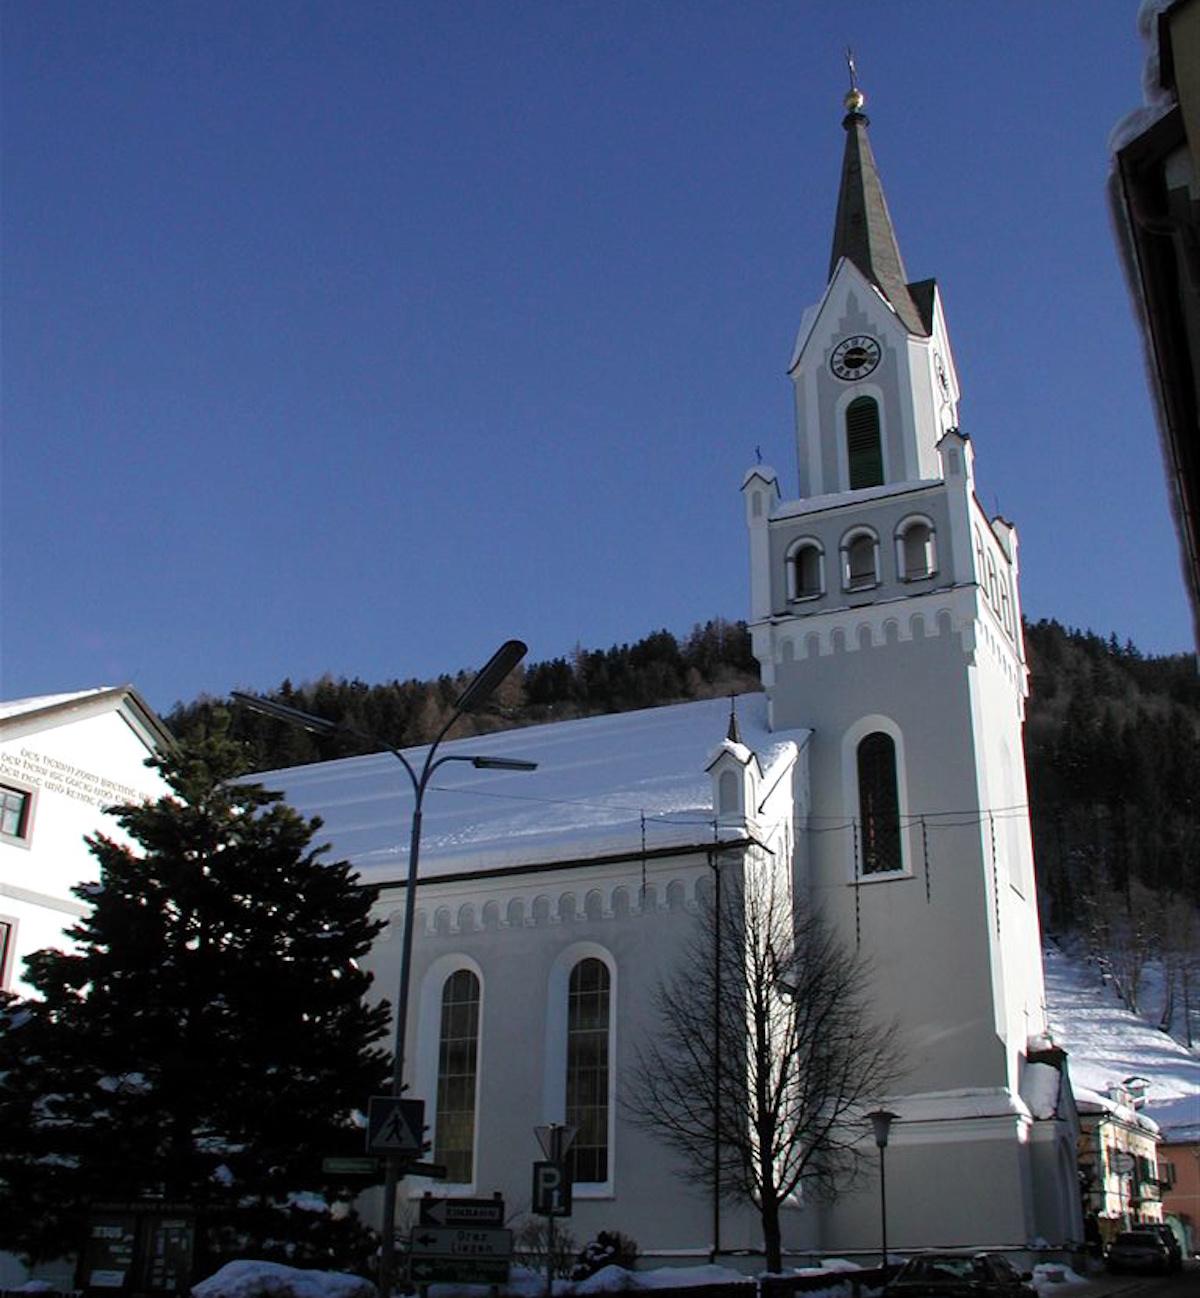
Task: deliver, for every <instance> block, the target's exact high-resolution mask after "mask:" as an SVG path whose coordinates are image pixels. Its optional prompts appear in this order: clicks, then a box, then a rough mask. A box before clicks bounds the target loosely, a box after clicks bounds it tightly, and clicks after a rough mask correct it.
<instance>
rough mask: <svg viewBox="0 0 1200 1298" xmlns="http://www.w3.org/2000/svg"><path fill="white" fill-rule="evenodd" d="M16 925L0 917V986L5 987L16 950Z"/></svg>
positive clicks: (6, 986)
mask: <svg viewBox="0 0 1200 1298" xmlns="http://www.w3.org/2000/svg"><path fill="white" fill-rule="evenodd" d="M16 936H17V926H16V924H14V923H13V922H12V920H10V919H0V988H3V989H7V988H8V986H9V979H10V977H11V974H12V963H13V955H14V953H15V951H16Z"/></svg>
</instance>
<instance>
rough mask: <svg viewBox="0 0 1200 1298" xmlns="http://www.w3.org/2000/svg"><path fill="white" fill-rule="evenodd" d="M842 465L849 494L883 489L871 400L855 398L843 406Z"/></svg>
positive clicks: (879, 442) (876, 413)
mask: <svg viewBox="0 0 1200 1298" xmlns="http://www.w3.org/2000/svg"><path fill="white" fill-rule="evenodd" d="M846 462H847V465H848V467H849V470H850V490H851V491H854V490H855V489H856V488H857V487H881V486H883V441H882V439H881V437H880V434H879V406H878V404H877V403H876V401H875V399H874V398H873V397H855V398H854V400H853V401H851V402H850V404H849V405H848V406H847V407H846Z"/></svg>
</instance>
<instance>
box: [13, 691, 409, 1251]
mask: <svg viewBox="0 0 1200 1298" xmlns="http://www.w3.org/2000/svg"><path fill="white" fill-rule="evenodd" d="M152 764H153V765H155V766H156V767H157V768H158V769H159V770H160V772H161V773H162V775H163V777H164V778H165V780H166V782H167V784H168V786H169V789H170V792H169V793H168V794H167V795H165V796H163V797H161V798H159V799H158V801H156V802H147V803H145V804H142V805H138V806H134V805H127V806H122V807H119V808H116V809H114V810H115V813H116V817H117V820H118V822H119V823H120V825H121V827H122V828H123V830H124V831H125V833H126V834H127V835H128V836H129V840H130V841H129V842H128V843H125V842H118V841H116V840H114V839H112V838H107V837H103V836H96V837H95V838H92V839H89V840H88V843H89V847H90V849H91V851H92V854H93V856H94V857H95V859H96V862H97V863H98V866H99V881H98V882H96V883H86V884H83V885H81V886H79V887H77V888H76V889H75V893H76V895H77V896H78V897H79V898H80V900H81V901H83V902H84V903H86V904H87V906H88V910H87V913H86V914H85V915H84V916H83V918H82V919H81V920H80V921H79V923H78V924H77V925H76V926H75V927H74V928H73V929H72V930H71V936H72V938H73V939H74V940H75V943H76V946H75V948H74V950H72V951H69V952H60V951H41V952H38V953H37V954H36V955H34V956H33V957H31V958H30V960H29V961H28V973H27V978H28V980H29V982H30V984H31V985H32V986H33V987H34V988H35V989H36V992H37V993H38V994H37V995H36V996H35V997H32V998H30V999H28V1000H25V1001H17V1000H14V999H13V998H11V997H10V998H8V1000H7V1001H6V1003H5V1004H4V1006H2V1007H0V1246H6V1247H8V1248H11V1249H14V1250H15V1251H18V1252H21V1253H24V1254H26V1255H27V1256H29V1257H32V1258H49V1257H56V1256H63V1255H65V1254H68V1253H70V1252H73V1251H74V1250H75V1249H76V1248H77V1247H78V1245H79V1243H80V1240H81V1238H82V1236H81V1230H82V1227H83V1222H84V1218H85V1215H86V1212H87V1209H88V1206H89V1205H90V1204H93V1203H97V1202H110V1203H111V1202H114V1201H127V1200H138V1199H142V1198H146V1197H160V1198H165V1199H167V1200H169V1201H172V1202H180V1203H185V1204H188V1205H190V1206H191V1207H193V1208H194V1209H195V1210H196V1212H197V1214H198V1222H199V1224H200V1227H201V1229H200V1231H199V1232H198V1237H199V1239H200V1245H201V1250H202V1265H203V1263H204V1261H207V1264H208V1266H212V1265H214V1264H216V1263H217V1262H219V1261H220V1260H221V1253H222V1252H223V1251H229V1252H236V1253H237V1254H239V1255H241V1256H247V1255H250V1256H255V1255H257V1256H268V1257H270V1256H274V1257H276V1258H278V1259H280V1260H283V1259H285V1258H286V1259H288V1260H291V1261H296V1262H310V1263H315V1264H330V1263H335V1264H338V1265H341V1266H349V1265H352V1264H353V1262H354V1258H353V1256H352V1252H353V1249H354V1248H355V1247H361V1246H363V1245H365V1244H366V1243H367V1242H368V1241H367V1238H366V1233H365V1232H364V1230H363V1228H362V1227H361V1226H360V1225H359V1223H358V1222H357V1219H356V1218H355V1217H354V1215H353V1214H352V1213H350V1212H348V1210H347V1209H348V1204H349V1201H350V1199H351V1197H352V1196H353V1194H354V1193H356V1192H357V1191H358V1190H359V1189H361V1183H360V1184H356V1185H354V1186H351V1185H348V1184H346V1183H345V1182H344V1180H343V1181H341V1182H339V1181H338V1180H336V1179H332V1178H330V1177H329V1176H327V1175H325V1174H324V1173H323V1171H322V1160H323V1159H324V1158H326V1157H328V1156H333V1155H339V1154H342V1155H344V1154H356V1153H361V1152H362V1148H363V1134H362V1131H361V1128H360V1127H359V1126H358V1125H356V1122H355V1120H354V1113H355V1110H362V1109H363V1108H365V1105H366V1102H367V1099H368V1097H369V1096H370V1095H371V1094H372V1093H377V1092H380V1091H382V1090H384V1089H385V1088H386V1077H387V1056H386V1054H385V1052H383V1051H381V1050H380V1049H378V1048H377V1046H376V1045H375V1043H376V1042H377V1041H378V1039H379V1037H380V1036H381V1034H382V1033H383V1031H384V1029H385V1026H386V1022H387V1013H388V1012H387V1007H386V1005H377V1006H374V1007H370V1006H368V1005H367V1004H366V1002H365V1001H364V999H363V998H364V993H365V992H366V991H367V988H368V985H369V982H370V976H369V975H368V974H366V973H365V972H363V971H362V970H361V969H360V968H359V967H358V964H357V960H358V958H359V957H361V956H362V955H363V954H364V953H365V952H366V951H367V950H368V949H369V947H370V945H371V942H372V939H373V938H374V936H375V935H376V933H377V932H378V930H379V928H380V924H379V922H377V921H375V920H373V919H372V918H371V916H370V909H371V904H372V901H373V894H372V892H371V891H370V890H368V889H364V888H362V887H360V886H359V885H358V884H357V882H356V880H355V877H354V876H353V875H352V874H351V872H350V868H349V866H348V865H346V864H345V863H336V864H334V863H329V862H325V861H323V860H321V859H320V857H321V854H322V852H323V851H324V849H323V848H316V849H314V848H313V847H312V846H311V839H312V836H313V834H314V833H315V831H316V829H317V828H318V826H319V823H320V822H319V821H306V820H304V819H302V818H301V817H300V816H298V815H297V814H296V813H295V812H294V811H292V810H291V809H290V808H288V807H285V806H284V805H282V803H281V802H280V800H279V795H277V794H274V793H269V792H267V791H266V790H264V789H263V788H262V787H261V786H258V785H253V784H243V783H237V782H236V777H237V776H238V774H239V773H240V771H241V769H242V765H241V761H240V750H239V749H238V748H237V747H236V746H235V745H234V744H233V743H232V742H231V741H230V740H229V738H228V735H227V732H226V729H225V726H224V724H223V719H222V717H221V714H217V724H216V726H214V727H213V729H212V730H210V731H209V732H208V733H207V734H203V735H198V736H196V737H195V738H193V739H191V740H189V741H188V742H186V743H184V744H182V745H181V746H180V747H179V748H178V749H177V750H176V751H175V752H174V753H171V754H168V755H166V756H164V757H161V758H159V759H156V760H155V761H154V762H153V763H152ZM322 1204H324V1205H326V1206H327V1207H333V1206H334V1205H340V1206H339V1208H338V1211H336V1212H331V1211H328V1210H326V1211H314V1210H313V1209H314V1205H315V1206H316V1207H317V1208H318V1209H319V1208H320V1207H321V1206H322ZM206 1247H207V1250H208V1256H207V1258H206V1259H205V1258H204V1256H203V1251H204V1250H205V1248H206Z"/></svg>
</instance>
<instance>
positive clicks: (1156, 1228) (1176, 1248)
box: [1138, 1222, 1183, 1271]
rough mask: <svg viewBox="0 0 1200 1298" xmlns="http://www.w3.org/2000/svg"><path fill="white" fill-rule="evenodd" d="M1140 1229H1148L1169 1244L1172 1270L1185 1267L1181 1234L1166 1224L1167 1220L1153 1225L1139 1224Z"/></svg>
mask: <svg viewBox="0 0 1200 1298" xmlns="http://www.w3.org/2000/svg"><path fill="white" fill-rule="evenodd" d="M1138 1229H1139V1230H1148V1231H1150V1232H1151V1233H1152V1234H1154V1235H1157V1236H1158V1237H1159V1239H1161V1240H1162V1242H1163V1243H1164V1244H1165V1245H1166V1246H1167V1252H1168V1253H1170V1254H1171V1270H1172V1271H1179V1270H1181V1269H1182V1267H1183V1249H1182V1248H1181V1247H1180V1244H1179V1236H1178V1235H1176V1234H1175V1232H1174V1231H1173V1230H1172V1229H1171V1228H1170V1226H1168V1225H1167V1224H1166V1222H1157V1223H1155V1224H1154V1225H1152V1226H1146V1225H1143V1226H1139V1227H1138Z"/></svg>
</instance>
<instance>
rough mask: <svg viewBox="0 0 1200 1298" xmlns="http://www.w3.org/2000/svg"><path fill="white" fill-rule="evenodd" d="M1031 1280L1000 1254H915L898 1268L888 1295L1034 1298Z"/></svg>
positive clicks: (893, 1297)
mask: <svg viewBox="0 0 1200 1298" xmlns="http://www.w3.org/2000/svg"><path fill="white" fill-rule="evenodd" d="M1032 1279H1033V1277H1032V1275H1031V1274H1030V1273H1029V1272H1028V1271H1025V1272H1019V1271H1018V1270H1017V1269H1016V1267H1014V1266H1013V1264H1012V1263H1011V1262H1010V1261H1009V1260H1008V1258H1006V1257H1005V1256H1004V1255H1003V1254H1001V1253H973V1252H958V1251H955V1252H938V1253H918V1254H917V1255H916V1256H915V1257H910V1258H909V1259H908V1261H907V1262H905V1264H904V1265H903V1266H902V1267H901V1268H900V1270H899V1271H897V1273H896V1276H895V1279H893V1280H892V1282H891V1284H889V1285H888V1294H889V1298H1035V1295H1036V1290H1035V1289H1034V1288H1033V1285H1032V1284H1031V1283H1030V1281H1031V1280H1032Z"/></svg>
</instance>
